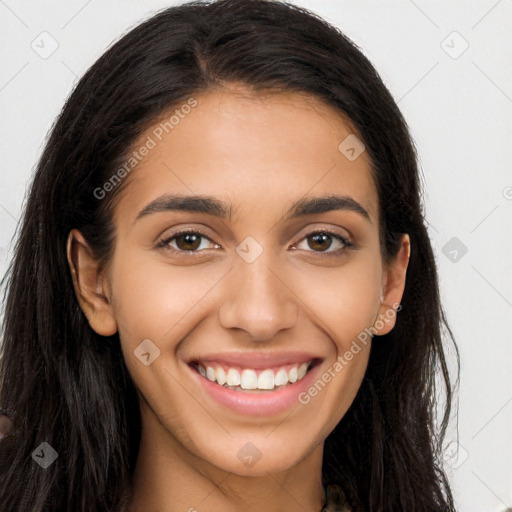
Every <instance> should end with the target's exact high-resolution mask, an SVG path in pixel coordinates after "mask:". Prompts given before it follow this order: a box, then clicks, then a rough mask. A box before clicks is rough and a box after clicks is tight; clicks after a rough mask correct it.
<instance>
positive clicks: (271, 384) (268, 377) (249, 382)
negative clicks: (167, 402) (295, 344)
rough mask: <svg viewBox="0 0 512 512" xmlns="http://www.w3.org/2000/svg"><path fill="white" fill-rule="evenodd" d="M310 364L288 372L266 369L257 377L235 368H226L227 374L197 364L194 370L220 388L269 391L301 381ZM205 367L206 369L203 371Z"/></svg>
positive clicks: (250, 372)
mask: <svg viewBox="0 0 512 512" xmlns="http://www.w3.org/2000/svg"><path fill="white" fill-rule="evenodd" d="M310 363H311V362H307V363H302V364H301V365H294V366H292V367H291V368H290V369H289V371H286V368H279V370H278V371H277V372H276V373H274V370H272V369H271V368H268V369H266V370H263V371H262V372H260V374H259V375H258V374H257V373H256V370H253V369H250V368H248V369H244V370H242V373H241V374H240V372H239V371H238V370H237V369H235V368H228V369H227V372H226V370H225V369H224V368H223V367H222V366H217V365H216V367H215V368H214V367H213V366H209V365H208V364H205V366H203V364H197V365H196V368H197V370H198V371H199V373H200V374H201V375H202V376H203V377H206V378H207V379H208V380H210V381H212V382H217V384H219V385H221V386H224V385H226V386H229V387H235V388H236V387H241V388H242V389H251V390H252V389H261V390H271V389H275V388H276V387H278V386H286V385H287V384H288V383H291V384H293V383H294V382H297V381H298V380H300V379H302V378H303V377H304V376H305V375H306V373H307V371H308V368H309V367H310ZM205 367H206V369H205Z"/></svg>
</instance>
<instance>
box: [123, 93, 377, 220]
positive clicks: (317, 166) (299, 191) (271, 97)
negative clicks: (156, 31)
mask: <svg viewBox="0 0 512 512" xmlns="http://www.w3.org/2000/svg"><path fill="white" fill-rule="evenodd" d="M193 98H194V100H195V102H196V104H195V106H194V107H192V108H186V109H185V108H183V110H180V105H177V106H175V107H173V109H171V110H170V111H167V112H165V113H163V115H162V116H161V118H160V119H158V120H157V121H155V123H154V124H153V125H152V126H151V127H149V128H148V129H147V130H146V131H145V132H144V133H143V134H142V135H141V137H140V138H139V140H138V141H137V142H136V143H135V144H134V145H133V149H134V150H135V151H137V149H138V148H140V147H142V146H143V145H145V144H146V145H148V146H151V149H150V150H149V151H146V155H145V156H144V157H143V158H141V159H140V162H139V163H138V164H137V166H136V168H134V170H133V171H132V172H131V173H130V175H129V176H128V183H127V184H126V185H127V186H126V190H125V191H124V192H123V198H122V199H121V201H120V203H119V205H118V211H117V214H116V216H118V217H119V219H123V218H126V219H128V218H135V216H136V215H137V213H138V212H139V211H140V210H142V209H143V208H144V206H145V205H146V204H148V203H149V202H150V201H152V200H154V199H155V198H157V197H158V196H161V195H162V194H165V193H175V194H183V195H208V196H214V197H218V198H220V199H222V200H223V201H225V202H226V203H229V205H230V217H231V218H232V219H233V220H235V221H236V220H240V221H241V220H243V219H245V220H247V218H248V217H250V216H252V215H253V214H254V211H255V210H256V211H260V212H262V211H265V212H269V213H270V212H272V213H275V214H278V215H284V214H285V212H286V210H287V208H288V207H289V206H291V204H293V203H295V202H296V201H297V200H300V199H301V198H303V197H306V196H307V197H314V196H325V195H327V194H342V195H346V196H350V197H352V198H353V199H355V200H356V201H357V202H359V203H360V204H362V205H363V206H364V208H365V209H366V210H367V211H368V212H369V214H370V216H371V218H372V222H373V220H376V219H377V213H378V198H377V194H376V189H375V186H374V183H373V179H372V174H371V167H370V161H369V158H368V155H367V153H366V152H365V151H364V146H357V144H360V142H358V141H359V140H360V137H358V136H357V135H356V134H355V133H354V129H353V128H352V127H351V125H350V123H349V122H347V120H346V119H344V118H343V117H342V116H341V114H340V113H338V112H337V111H336V110H335V109H334V108H332V107H330V106H328V105H326V104H324V103H322V102H321V101H319V100H317V99H315V98H313V97H311V96H308V95H305V94H302V93H296V92H280V93H253V92H251V91H249V90H248V89H245V88H243V87H240V88H231V89H228V90H222V91H220V90H219V91H210V92H206V93H202V94H198V95H195V96H193ZM185 104H186V102H184V103H183V105H185ZM355 137H357V138H355ZM347 141H348V142H347ZM347 144H348V146H354V144H355V146H354V147H355V150H356V151H357V152H359V151H362V152H361V154H360V155H359V156H358V157H357V158H355V159H354V158H353V156H354V152H352V153H347V152H346V150H347ZM362 148H363V149H362ZM349 149H350V148H349ZM135 210H136V211H135Z"/></svg>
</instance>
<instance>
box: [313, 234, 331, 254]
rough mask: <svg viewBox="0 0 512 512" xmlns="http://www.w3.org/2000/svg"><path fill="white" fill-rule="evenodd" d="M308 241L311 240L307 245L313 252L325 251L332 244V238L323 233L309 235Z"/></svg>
mask: <svg viewBox="0 0 512 512" xmlns="http://www.w3.org/2000/svg"><path fill="white" fill-rule="evenodd" d="M308 240H312V242H308V245H309V247H310V248H311V249H314V250H315V251H325V250H326V249H329V247H330V246H331V244H332V237H331V236H329V235H327V234H325V233H315V234H314V235H309V236H308Z"/></svg>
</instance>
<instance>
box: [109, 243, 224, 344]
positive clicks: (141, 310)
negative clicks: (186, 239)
mask: <svg viewBox="0 0 512 512" xmlns="http://www.w3.org/2000/svg"><path fill="white" fill-rule="evenodd" d="M115 263H116V265H117V266H116V267H115V271H114V272H113V274H112V283H113V286H112V289H113V295H114V297H115V304H114V314H115V316H116V320H117V321H118V326H119V333H120V335H121V336H122V337H123V338H124V339H129V340H130V343H136V342H137V340H139V341H138V343H140V341H141V340H142V339H145V338H149V339H155V340H160V341H161V340H163V339H166V342H168V341H169V340H173V339H178V338H177V334H178V332H179V331H181V329H180V325H181V324H186V323H187V321H188V319H189V318H191V317H193V316H195V312H196V311H197V307H198V305H199V304H200V303H201V301H202V300H203V299H204V298H205V296H206V295H207V294H208V291H209V289H210V288H212V287H213V286H214V285H215V283H216V282H218V281H219V278H220V277H222V276H221V275H220V276H217V275H216V274H215V273H213V272H211V271H208V269H207V266H200V265H199V266H198V265H189V266H182V267H178V266H174V267H173V266H172V265H168V264H166V263H165V261H164V260H162V259H159V258H156V257H154V256H151V257H148V253H147V252H142V251H133V253H132V254H131V255H130V257H129V258H126V259H124V260H121V259H120V258H118V260H117V261H116V262H115ZM123 334H124V336H123Z"/></svg>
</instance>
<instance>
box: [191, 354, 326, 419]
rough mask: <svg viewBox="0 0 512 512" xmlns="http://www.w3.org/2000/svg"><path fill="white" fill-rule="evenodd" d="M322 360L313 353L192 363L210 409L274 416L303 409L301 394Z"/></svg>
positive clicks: (233, 356)
mask: <svg viewBox="0 0 512 512" xmlns="http://www.w3.org/2000/svg"><path fill="white" fill-rule="evenodd" d="M323 360H324V359H323V358H321V357H316V356H314V355H312V354H306V353H301V354H298V353H295V354H290V353H288V354H262V353H244V354H241V353H237V354H234V353H230V354H219V355H211V356H208V357H207V358H206V357H204V358H195V359H193V360H189V361H188V363H186V364H187V367H188V368H189V370H190V376H191V377H192V381H193V382H195V384H194V385H195V386H198V387H199V391H200V392H201V393H202V394H203V396H204V401H205V403H206V404H208V405H207V406H208V407H215V406H216V405H215V404H217V406H220V407H222V408H227V409H229V410H231V411H232V412H234V413H235V414H242V415H246V416H253V417H260V418H262V417H271V416H274V415H277V414H280V413H284V412H286V411H287V410H289V409H290V408H291V407H299V406H301V407H304V406H303V405H301V404H302V402H300V401H299V397H300V395H301V393H304V392H306V390H307V389H308V388H309V387H310V386H312V384H313V382H314V380H315V375H316V374H317V373H318V372H319V371H320V369H321V363H322V362H323Z"/></svg>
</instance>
